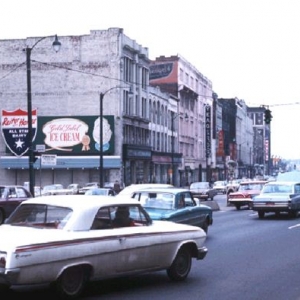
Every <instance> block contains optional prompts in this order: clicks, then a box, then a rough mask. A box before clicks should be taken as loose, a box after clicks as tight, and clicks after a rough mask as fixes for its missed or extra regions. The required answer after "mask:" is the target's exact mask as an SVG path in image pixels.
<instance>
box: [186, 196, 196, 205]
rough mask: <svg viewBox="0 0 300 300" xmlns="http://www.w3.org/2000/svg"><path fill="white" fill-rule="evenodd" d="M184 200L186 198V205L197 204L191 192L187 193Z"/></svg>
mask: <svg viewBox="0 0 300 300" xmlns="http://www.w3.org/2000/svg"><path fill="white" fill-rule="evenodd" d="M184 200H185V206H195V202H194V200H193V198H192V195H191V194H190V193H185V195H184Z"/></svg>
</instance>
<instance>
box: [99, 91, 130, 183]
mask: <svg viewBox="0 0 300 300" xmlns="http://www.w3.org/2000/svg"><path fill="white" fill-rule="evenodd" d="M118 88H122V86H114V87H112V88H110V89H108V90H107V91H105V92H104V93H102V92H101V93H100V105H99V108H100V113H99V116H100V136H99V139H100V141H99V153H100V156H99V159H100V160H99V181H100V187H101V188H103V187H104V180H103V178H104V177H103V171H104V168H103V99H104V96H105V95H106V94H107V93H108V92H110V91H111V90H113V89H118ZM129 94H133V92H132V90H131V87H130V91H129Z"/></svg>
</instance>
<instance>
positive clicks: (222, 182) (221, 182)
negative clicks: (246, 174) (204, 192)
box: [214, 181, 226, 186]
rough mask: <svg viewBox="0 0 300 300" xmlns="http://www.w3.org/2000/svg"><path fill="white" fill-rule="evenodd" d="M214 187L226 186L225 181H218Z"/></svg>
mask: <svg viewBox="0 0 300 300" xmlns="http://www.w3.org/2000/svg"><path fill="white" fill-rule="evenodd" d="M214 185H215V186H219V185H222V186H225V185H226V184H225V182H224V181H216V182H215V183H214Z"/></svg>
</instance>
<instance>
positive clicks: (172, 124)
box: [171, 113, 189, 186]
mask: <svg viewBox="0 0 300 300" xmlns="http://www.w3.org/2000/svg"><path fill="white" fill-rule="evenodd" d="M179 115H180V113H178V114H174V113H172V115H171V121H172V122H171V131H172V135H171V165H172V185H174V186H175V176H174V174H175V161H174V160H175V159H174V158H175V157H174V156H175V138H174V120H175V119H176V118H177V117H178V116H179ZM184 119H185V120H186V121H188V119H189V116H188V115H187V113H186V114H185V116H184Z"/></svg>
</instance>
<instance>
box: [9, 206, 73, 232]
mask: <svg viewBox="0 0 300 300" xmlns="http://www.w3.org/2000/svg"><path fill="white" fill-rule="evenodd" d="M71 214H72V210H71V209H70V208H66V207H59V206H52V205H44V204H22V205H20V206H19V207H18V208H17V209H16V210H15V211H14V212H13V214H12V215H11V216H10V217H9V218H8V219H7V220H6V222H5V224H10V225H17V226H34V227H38V228H59V229H62V228H63V227H64V226H65V224H66V222H67V220H68V219H69V218H70V217H71Z"/></svg>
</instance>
